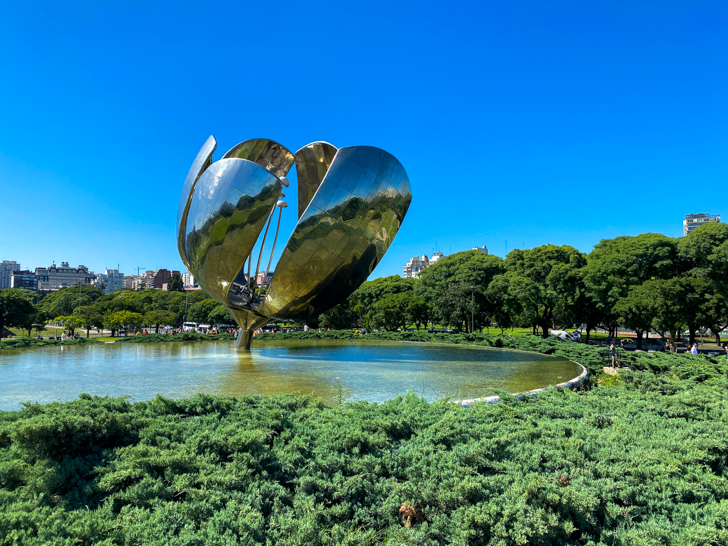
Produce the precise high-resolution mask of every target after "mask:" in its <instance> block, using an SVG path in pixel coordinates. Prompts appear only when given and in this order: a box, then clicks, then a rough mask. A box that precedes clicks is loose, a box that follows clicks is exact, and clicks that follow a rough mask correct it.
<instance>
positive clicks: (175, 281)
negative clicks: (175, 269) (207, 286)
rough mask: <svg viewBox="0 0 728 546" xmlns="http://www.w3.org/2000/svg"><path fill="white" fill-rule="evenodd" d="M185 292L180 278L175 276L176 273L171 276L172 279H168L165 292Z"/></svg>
mask: <svg viewBox="0 0 728 546" xmlns="http://www.w3.org/2000/svg"><path fill="white" fill-rule="evenodd" d="M184 291H185V284H184V282H182V277H180V276H179V275H177V274H176V273H175V274H174V275H172V278H171V279H169V282H168V283H167V292H184Z"/></svg>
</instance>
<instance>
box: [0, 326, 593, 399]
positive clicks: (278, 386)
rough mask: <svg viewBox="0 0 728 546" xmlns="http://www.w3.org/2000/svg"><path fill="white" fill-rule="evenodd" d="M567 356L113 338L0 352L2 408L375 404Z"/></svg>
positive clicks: (509, 381) (467, 393)
mask: <svg viewBox="0 0 728 546" xmlns="http://www.w3.org/2000/svg"><path fill="white" fill-rule="evenodd" d="M579 371H580V370H579V368H578V366H577V365H576V364H574V363H573V362H569V361H568V360H563V359H558V358H554V357H550V356H545V355H539V354H534V353H523V352H517V351H507V350H501V349H483V348H478V347H469V346H462V345H435V344H425V343H397V342H370V341H361V342H357V341H353V342H352V341H349V340H346V341H329V340H326V341H319V340H301V341H265V342H258V343H257V344H256V345H255V346H254V349H253V350H252V351H251V352H250V353H243V352H237V351H236V350H235V348H234V345H233V343H232V342H180V343H138V344H137V343H135V344H130V343H129V344H127V343H116V344H107V345H81V346H67V347H60V346H56V347H44V348H38V349H19V350H9V351H7V350H6V351H2V352H0V410H15V409H19V408H20V404H21V403H22V402H27V401H32V402H41V403H46V402H51V401H54V400H73V399H75V398H77V397H78V395H79V394H81V393H83V392H86V393H89V394H92V395H102V396H106V395H108V396H123V395H127V396H129V397H131V399H132V400H148V399H150V398H153V397H154V396H155V395H156V394H157V393H159V394H162V395H164V396H167V397H171V398H184V397H189V396H194V395H195V394H197V393H199V392H204V393H213V394H233V395H244V394H265V395H271V394H279V393H287V392H301V393H315V394H316V395H318V396H321V397H322V398H323V399H324V400H326V401H329V402H330V401H335V400H338V398H339V396H341V398H342V399H344V400H368V401H371V402H381V401H384V400H387V399H390V398H393V397H394V396H396V395H398V394H404V393H406V392H407V391H413V392H415V393H417V394H418V395H421V396H424V397H426V398H427V399H428V400H437V399H441V398H453V399H462V398H474V397H480V396H488V395H491V394H493V389H503V390H507V391H510V392H520V391H525V390H530V389H535V388H538V387H544V386H547V385H554V384H557V383H561V382H563V381H567V380H569V379H571V378H573V377H576V376H577V375H579Z"/></svg>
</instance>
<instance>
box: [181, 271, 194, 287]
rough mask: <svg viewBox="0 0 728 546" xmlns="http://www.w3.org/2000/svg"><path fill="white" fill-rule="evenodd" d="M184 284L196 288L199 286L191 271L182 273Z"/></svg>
mask: <svg viewBox="0 0 728 546" xmlns="http://www.w3.org/2000/svg"><path fill="white" fill-rule="evenodd" d="M182 285H183V286H184V287H185V288H195V287H196V286H197V281H196V280H195V278H194V277H193V276H192V273H190V272H189V271H187V272H185V273H182Z"/></svg>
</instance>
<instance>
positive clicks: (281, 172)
mask: <svg viewBox="0 0 728 546" xmlns="http://www.w3.org/2000/svg"><path fill="white" fill-rule="evenodd" d="M235 157H236V158H239V159H247V160H248V161H252V162H253V163H257V164H258V165H260V166H261V167H263V168H264V169H268V170H269V171H270V172H272V173H273V174H274V175H276V176H277V177H278V178H280V177H282V176H286V175H287V174H288V171H290V170H291V167H292V166H293V154H292V153H291V152H290V150H288V148H286V147H285V146H282V145H280V144H278V143H277V142H276V141H274V140H270V139H267V138H252V139H250V140H244V141H243V142H241V143H240V144H238V145H237V146H233V147H232V148H231V149H230V150H229V151H228V152H227V153H226V154H225V155H224V156H222V158H223V159H230V158H235Z"/></svg>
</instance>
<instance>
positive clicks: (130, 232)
mask: <svg viewBox="0 0 728 546" xmlns="http://www.w3.org/2000/svg"><path fill="white" fill-rule="evenodd" d="M280 11H281V15H280V16H281V19H280V21H279V22H280V23H281V24H284V25H285V28H286V29H287V34H286V35H285V38H284V39H282V40H267V39H266V37H267V36H268V34H267V32H269V30H266V29H268V26H267V24H266V22H267V21H268V20H269V16H270V14H269V11H268V8H267V7H265V6H262V5H261V6H226V8H225V13H226V16H225V18H223V19H222V20H221V19H220V18H219V17H218V16H217V15H215V13H216V10H210V9H209V8H207V7H205V8H202V7H196V6H175V7H174V9H169V8H168V7H166V6H164V5H154V6H147V7H145V9H144V10H143V12H141V11H138V10H135V9H133V8H124V9H122V8H120V7H119V6H113V5H103V4H101V5H92V6H91V7H88V6H82V5H70V6H61V5H58V4H53V3H50V2H48V3H44V2H41V3H40V5H39V4H37V3H36V4H33V6H32V9H31V7H30V6H26V5H22V4H13V5H10V6H8V7H7V10H6V12H5V13H4V16H5V17H4V19H5V21H6V22H7V24H6V26H5V28H4V32H3V33H0V45H2V47H3V50H4V51H6V52H8V55H7V56H6V73H7V74H8V85H6V86H3V88H2V89H0V99H2V100H0V115H2V119H3V124H4V129H5V130H4V131H3V132H2V133H1V134H0V192H1V193H0V195H1V196H2V201H1V202H0V231H1V232H2V233H3V234H5V236H4V237H3V240H2V242H1V243H0V259H11V260H12V259H14V260H18V261H20V262H21V264H23V267H25V264H35V265H37V266H40V265H43V266H46V265H49V263H50V262H49V260H53V259H55V261H56V263H59V262H60V261H61V260H64V261H69V262H71V263H80V264H85V265H87V266H88V267H89V268H90V269H93V270H95V271H99V270H102V269H103V268H104V267H108V268H117V264H119V265H120V268H121V270H125V271H129V272H130V271H132V270H136V268H137V267H139V266H143V268H144V269H159V268H169V269H178V270H182V267H183V266H182V262H181V260H179V258H178V256H177V246H176V241H175V222H176V209H177V203H178V195H179V192H180V191H181V187H182V182H183V180H184V177H185V174H186V172H187V170H188V169H189V167H190V164H191V160H192V158H193V157H194V155H195V153H196V152H197V150H199V148H200V146H201V145H202V143H203V142H204V141H205V140H206V139H207V137H208V136H209V135H211V134H215V135H216V136H217V137H218V140H219V143H220V146H219V148H220V150H219V152H218V153H217V154H216V155H215V159H216V160H217V159H219V158H220V157H221V156H222V154H223V153H224V151H225V150H227V149H229V148H231V147H233V146H234V145H235V144H237V143H238V142H239V140H240V135H241V133H242V134H244V135H252V136H259V135H265V136H270V137H271V138H273V139H275V140H277V141H278V142H281V143H283V144H285V145H286V146H288V147H289V148H291V149H297V148H298V147H299V146H302V145H305V144H306V143H308V142H310V141H311V140H312V139H317V138H325V139H328V140H330V141H331V143H332V144H334V145H336V146H338V147H342V146H347V145H352V144H373V145H377V146H379V147H382V148H383V149H386V150H388V151H389V152H391V153H392V154H394V155H395V156H396V157H397V158H398V159H399V160H400V161H401V162H402V164H403V165H404V167H405V169H406V170H407V173H408V175H409V178H410V181H411V184H412V188H413V192H414V195H415V198H414V200H413V202H412V207H411V209H410V212H409V213H408V218H407V221H406V222H405V223H404V224H403V226H402V229H401V231H400V233H399V234H398V235H397V237H396V239H395V240H394V244H393V245H392V247H391V249H390V251H389V252H388V253H387V255H386V256H385V257H384V259H383V260H382V262H381V263H380V264H379V265H378V267H377V269H376V271H375V273H374V276H387V275H395V274H400V273H401V268H402V264H403V263H406V262H407V260H408V259H410V258H411V257H412V256H414V255H417V254H421V253H422V252H428V253H429V252H432V251H433V250H434V249H435V246H436V244H437V246H438V247H439V248H438V249H439V250H441V251H442V252H443V253H445V254H450V253H452V251H453V250H455V249H457V248H462V249H465V248H472V247H473V246H476V245H480V244H486V245H487V246H488V248H489V251H490V253H492V254H495V255H498V256H503V255H504V254H505V252H506V244H507V247H508V250H512V249H514V248H524V247H525V248H531V247H535V246H539V245H543V244H548V243H552V244H557V245H562V244H569V245H572V246H574V247H575V248H577V249H579V250H580V251H582V252H589V251H590V250H591V248H592V247H593V246H594V245H595V244H596V243H598V242H599V241H600V240H601V239H605V238H613V237H616V236H619V235H636V234H638V233H643V232H657V233H663V234H664V235H668V236H674V237H678V236H681V235H682V225H681V224H682V219H683V217H684V215H685V214H687V213H689V212H691V211H709V212H710V213H711V214H714V215H717V216H723V217H726V215H727V214H728V210H726V206H725V205H723V203H722V202H720V201H718V200H717V199H715V197H713V195H714V192H712V191H711V188H713V187H716V186H717V187H721V185H722V183H723V181H724V180H725V179H726V176H728V166H727V165H726V163H725V161H724V159H723V157H724V149H725V144H726V142H727V141H728V129H726V128H727V127H728V123H726V122H727V121H728V105H726V103H725V101H724V100H723V97H724V94H725V89H726V83H728V76H727V75H726V74H724V71H723V70H722V66H724V64H725V57H726V53H725V48H724V47H722V44H723V41H724V38H723V32H722V28H721V26H720V24H719V22H720V21H723V20H725V16H726V15H728V6H726V5H724V4H722V3H718V2H708V3H701V4H700V5H687V4H684V3H671V4H667V5H661V6H660V7H659V9H658V8H657V7H651V6H646V5H641V6H635V5H633V4H632V3H627V2H616V3H612V4H609V5H599V6H597V5H586V4H583V3H579V2H565V3H563V4H560V5H558V6H552V5H544V4H542V3H538V2H533V1H530V2H524V3H523V4H522V5H519V6H518V7H514V6H507V5H488V4H466V5H439V4H428V5H424V6H421V5H417V6H414V5H407V4H402V5H392V4H391V3H390V4H384V3H382V4H376V3H374V4H369V5H367V8H366V9H365V10H364V11H363V12H361V11H360V10H356V9H354V8H353V7H351V6H345V5H340V4H333V5H331V6H329V7H328V8H326V9H323V10H316V12H315V13H314V12H311V11H310V10H307V9H306V8H305V6H302V5H298V4H295V3H292V4H289V5H286V6H284V7H283V8H282V9H281V10H280ZM141 15H143V16H141ZM352 17H356V18H357V20H358V21H359V22H360V23H361V24H360V25H358V26H356V28H352V25H351V24H350V22H351V20H352ZM241 20H245V21H249V22H250V23H251V29H250V30H249V31H246V32H239V31H238V30H239V29H238V26H237V21H241ZM213 21H214V24H212V22H213ZM253 23H259V24H253ZM321 26H323V27H325V28H327V29H329V30H330V32H328V33H326V34H320V35H317V37H316V44H315V45H317V46H319V47H322V48H324V49H325V50H330V51H337V52H339V51H340V52H341V54H342V55H343V57H345V58H346V63H345V65H342V68H341V69H337V70H328V69H318V68H317V69H315V70H313V69H311V67H310V66H308V64H306V63H295V62H292V61H291V62H288V63H285V62H284V63H283V65H282V66H283V67H285V69H284V70H282V71H281V72H280V75H279V74H276V76H275V77H274V78H273V80H272V83H271V84H270V85H264V86H260V85H251V80H250V77H251V72H250V71H248V69H247V68H246V67H242V69H240V70H238V69H237V67H238V66H239V64H238V62H237V60H238V58H239V57H238V55H239V54H240V53H241V52H246V51H252V50H255V49H256V48H257V47H259V45H258V44H260V43H261V40H265V43H266V48H267V49H266V55H268V56H269V58H276V59H281V60H282V62H283V60H284V59H289V58H291V53H292V52H293V48H292V45H293V44H297V43H306V41H307V40H310V38H309V37H308V36H307V33H306V32H305V31H304V30H303V29H306V28H312V27H314V28H319V27H321ZM131 34H133V35H134V36H135V37H136V38H135V39H134V40H129V39H128V38H129V36H130V35H131ZM212 52H214V53H212ZM195 66H205V67H206V73H207V74H214V75H215V77H212V78H210V77H205V76H202V75H198V74H197V72H195V71H194V70H193V69H192V68H191V67H195ZM233 67H236V69H233ZM362 74H367V75H368V77H366V78H362ZM378 82H391V85H380V84H379V83H378ZM299 104H313V105H321V108H318V109H314V110H313V111H314V112H315V113H311V114H308V115H305V116H300V115H299V116H296V115H292V113H294V112H298V109H297V105H299ZM112 151H113V152H112ZM461 158H465V159H466V161H464V162H463V161H461ZM463 170H464V171H465V172H463ZM295 184H296V181H295V176H292V177H291V185H292V187H295ZM294 225H295V211H293V210H289V211H287V213H286V214H285V215H284V217H283V222H282V225H281V237H282V241H283V242H285V240H287V238H288V236H289V234H290V233H291V232H292V230H293V226H294ZM506 240H507V243H506ZM284 246H285V244H281V245H279V249H278V252H280V251H281V250H282V248H283V247H284ZM451 246H452V250H451V248H450V247H451ZM277 259H278V256H275V257H274V262H275V261H277Z"/></svg>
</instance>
